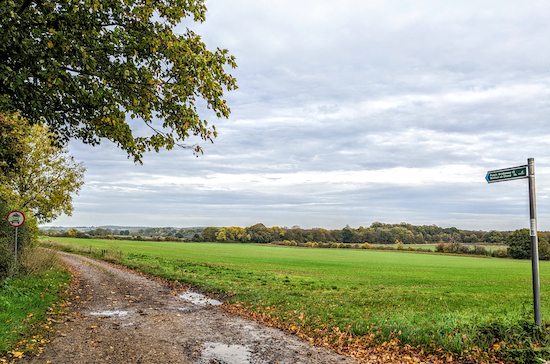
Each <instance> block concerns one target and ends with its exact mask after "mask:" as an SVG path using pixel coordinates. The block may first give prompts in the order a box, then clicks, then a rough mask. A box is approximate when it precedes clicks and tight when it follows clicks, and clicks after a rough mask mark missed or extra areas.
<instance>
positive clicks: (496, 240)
mask: <svg viewBox="0 0 550 364" xmlns="http://www.w3.org/2000/svg"><path fill="white" fill-rule="evenodd" d="M43 233H45V234H46V235H52V236H55V235H57V236H73V237H82V238H85V237H96V238H98V237H99V238H100V237H107V238H111V239H113V238H115V239H136V240H141V239H149V240H167V241H196V242H201V241H204V242H215V241H220V242H240V243H247V242H251V243H283V242H285V241H288V242H292V243H293V244H292V245H303V244H306V243H314V242H316V243H337V244H339V243H344V244H364V243H368V244H387V245H389V244H397V243H402V244H405V245H409V244H438V243H446V244H458V243H459V244H496V245H500V244H506V237H507V236H508V235H510V234H511V233H512V232H511V231H504V232H501V231H490V232H486V231H471V230H459V229H457V228H455V227H451V228H442V227H439V226H436V225H421V226H418V225H411V224H407V223H400V224H384V223H381V222H375V223H373V224H371V225H370V226H369V227H363V226H360V227H359V228H352V227H350V226H346V227H344V228H343V229H332V230H327V229H322V228H313V229H302V228H300V227H299V226H293V227H291V228H288V227H278V226H274V227H269V228H268V227H266V226H265V225H264V224H261V223H260V224H256V225H253V226H249V227H246V228H241V227H222V228H218V227H207V228H184V229H178V228H171V227H168V228H147V229H139V230H111V229H105V228H97V229H93V230H89V231H85V232H82V231H78V230H75V229H71V230H69V231H66V232H64V233H56V232H54V231H48V232H43ZM539 234H541V235H543V236H546V233H545V232H541V233H539Z"/></svg>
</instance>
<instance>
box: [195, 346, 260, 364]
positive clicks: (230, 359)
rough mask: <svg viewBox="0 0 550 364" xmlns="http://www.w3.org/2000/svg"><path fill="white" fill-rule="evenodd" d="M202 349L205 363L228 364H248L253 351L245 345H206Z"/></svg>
mask: <svg viewBox="0 0 550 364" xmlns="http://www.w3.org/2000/svg"><path fill="white" fill-rule="evenodd" d="M203 346H204V348H203V349H202V357H203V358H202V359H203V362H208V363H210V362H212V360H220V361H223V362H224V363H227V364H248V363H250V356H251V353H252V351H251V350H250V348H249V347H248V346H244V345H227V344H222V343H205V344H204V345H203Z"/></svg>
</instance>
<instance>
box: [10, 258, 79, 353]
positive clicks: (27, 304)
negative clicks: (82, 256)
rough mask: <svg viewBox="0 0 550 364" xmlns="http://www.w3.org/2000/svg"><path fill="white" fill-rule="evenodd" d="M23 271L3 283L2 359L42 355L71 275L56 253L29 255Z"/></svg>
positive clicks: (24, 261) (24, 259) (24, 260)
mask: <svg viewBox="0 0 550 364" xmlns="http://www.w3.org/2000/svg"><path fill="white" fill-rule="evenodd" d="M22 259H23V265H22V267H21V272H20V274H19V275H16V276H14V277H12V278H6V279H5V280H3V281H2V282H0V360H2V361H4V360H7V359H6V358H20V357H23V356H25V355H27V354H29V353H37V352H40V350H41V347H42V346H43V345H44V344H46V343H47V342H49V339H50V338H51V336H52V335H53V329H52V320H51V315H52V314H53V313H55V312H56V311H57V310H58V309H59V308H60V306H62V305H63V304H62V302H61V301H62V299H63V295H64V291H65V290H66V288H67V285H68V284H69V281H70V275H69V273H68V272H67V271H66V269H65V268H64V267H63V266H62V265H61V264H60V263H59V262H58V261H57V259H56V257H55V254H52V253H51V252H47V251H44V250H43V249H29V251H28V252H25V254H24V256H23V257H22Z"/></svg>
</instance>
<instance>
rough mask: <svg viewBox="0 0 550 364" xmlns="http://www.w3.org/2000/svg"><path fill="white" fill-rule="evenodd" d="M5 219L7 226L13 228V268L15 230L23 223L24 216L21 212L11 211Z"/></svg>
mask: <svg viewBox="0 0 550 364" xmlns="http://www.w3.org/2000/svg"><path fill="white" fill-rule="evenodd" d="M7 219H8V224H10V226H13V227H14V228H15V266H16V267H17V228H18V227H19V226H21V225H23V224H24V223H25V214H23V213H22V212H21V211H12V212H10V213H9V214H8V217H7Z"/></svg>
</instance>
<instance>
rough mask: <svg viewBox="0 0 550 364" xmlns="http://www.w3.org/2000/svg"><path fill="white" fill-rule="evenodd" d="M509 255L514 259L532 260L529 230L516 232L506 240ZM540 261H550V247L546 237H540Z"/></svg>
mask: <svg viewBox="0 0 550 364" xmlns="http://www.w3.org/2000/svg"><path fill="white" fill-rule="evenodd" d="M506 243H507V244H508V254H509V255H510V256H511V257H512V258H514V259H531V236H530V234H529V229H520V230H516V231H514V232H513V233H512V234H511V235H509V236H508V237H507V238H506ZM538 248H539V259H540V260H550V245H549V244H548V238H547V237H546V235H538Z"/></svg>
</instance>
